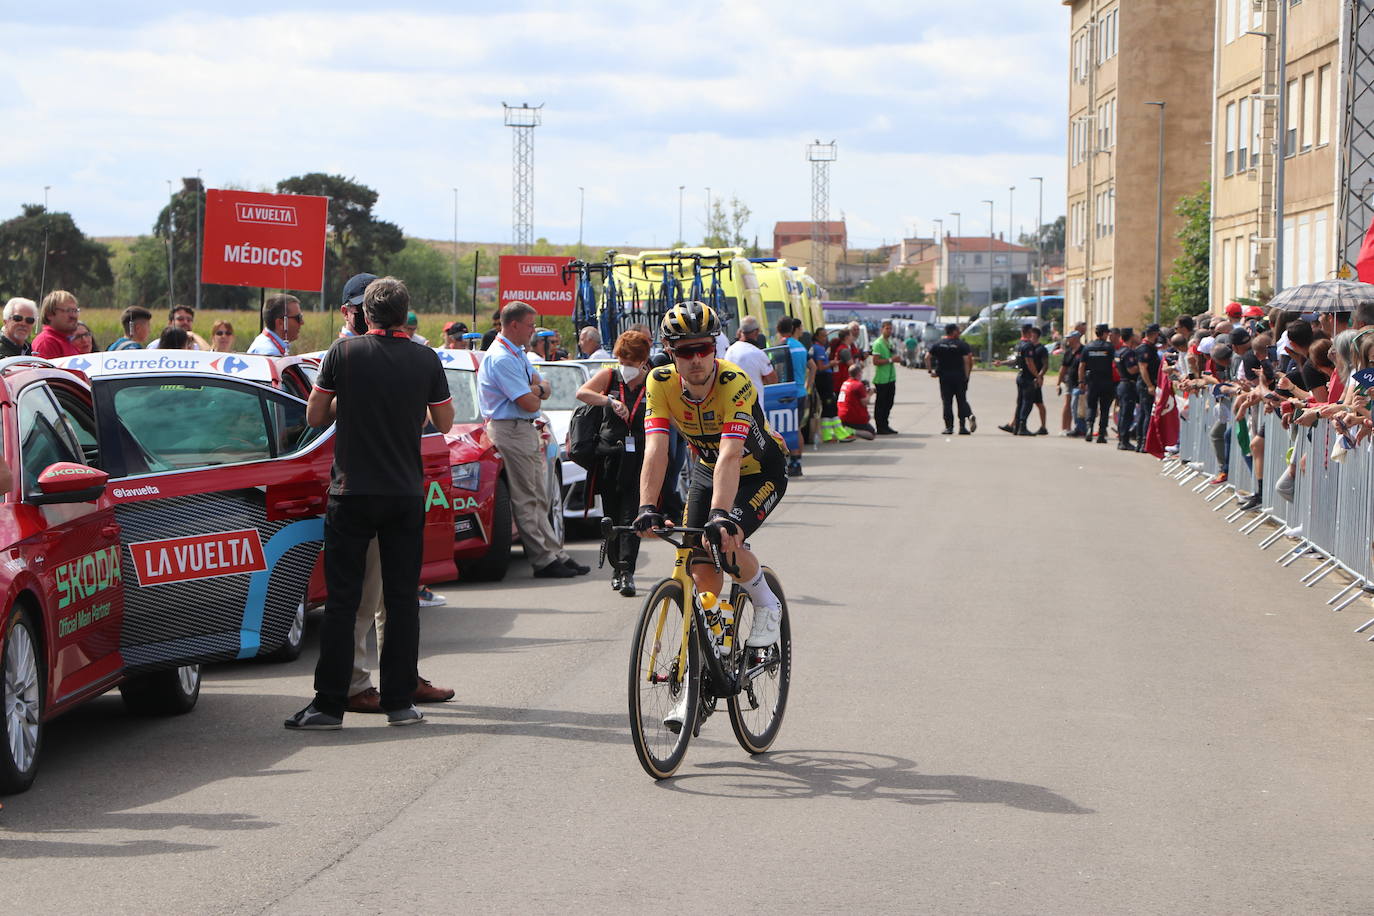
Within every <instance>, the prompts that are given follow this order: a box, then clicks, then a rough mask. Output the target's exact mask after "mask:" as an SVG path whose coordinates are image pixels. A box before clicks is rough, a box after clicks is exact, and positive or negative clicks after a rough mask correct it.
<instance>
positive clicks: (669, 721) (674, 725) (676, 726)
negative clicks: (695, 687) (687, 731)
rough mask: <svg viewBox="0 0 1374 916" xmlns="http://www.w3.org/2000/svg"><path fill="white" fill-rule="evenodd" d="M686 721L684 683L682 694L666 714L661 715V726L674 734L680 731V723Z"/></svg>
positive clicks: (685, 691) (685, 690)
mask: <svg viewBox="0 0 1374 916" xmlns="http://www.w3.org/2000/svg"><path fill="white" fill-rule="evenodd" d="M686 721H687V688H686V686H685V685H684V686H683V689H682V695H681V696H679V697H678V698H677V705H675V706H674V707H673V709H672V711H671V712H669V713H668V715H666V716H664V717H663V727H664V728H666V729H668V731H670V732H672V733H673V734H675V735H679V734H681V733H682V723H684V722H686Z"/></svg>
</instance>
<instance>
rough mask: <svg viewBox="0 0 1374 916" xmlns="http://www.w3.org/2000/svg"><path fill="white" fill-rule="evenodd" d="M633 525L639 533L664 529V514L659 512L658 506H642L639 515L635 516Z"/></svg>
mask: <svg viewBox="0 0 1374 916" xmlns="http://www.w3.org/2000/svg"><path fill="white" fill-rule="evenodd" d="M633 524H634V529H635V530H636V531H639V532H645V531H652V530H653V529H654V528H662V527H664V519H663V513H662V512H660V511H658V506H640V507H639V514H638V515H637V516H635V520H634V523H633Z"/></svg>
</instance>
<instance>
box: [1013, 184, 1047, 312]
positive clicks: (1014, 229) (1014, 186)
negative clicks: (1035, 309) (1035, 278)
mask: <svg viewBox="0 0 1374 916" xmlns="http://www.w3.org/2000/svg"><path fill="white" fill-rule="evenodd" d="M1015 206H1016V185H1012V186H1011V187H1010V188H1008V189H1007V301H1008V302H1010V301H1011V300H1012V299H1013V298H1014V297H1013V296H1012V294H1011V268H1012V252H1011V246H1012V245H1013V244H1015V241H1014V237H1015V235H1016V220H1014V219H1013V218H1012V213H1013V212H1014V208H1015ZM1035 317H1036V318H1039V317H1040V316H1039V315H1038V314H1037V315H1036V316H1035Z"/></svg>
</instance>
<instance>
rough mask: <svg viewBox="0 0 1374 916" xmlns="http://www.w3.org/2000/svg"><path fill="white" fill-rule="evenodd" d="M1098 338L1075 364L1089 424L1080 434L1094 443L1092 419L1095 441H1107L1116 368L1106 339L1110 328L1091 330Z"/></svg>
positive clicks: (1087, 346)
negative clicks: (1084, 398)
mask: <svg viewBox="0 0 1374 916" xmlns="http://www.w3.org/2000/svg"><path fill="white" fill-rule="evenodd" d="M1093 330H1094V333H1096V335H1097V339H1096V340H1094V341H1093V342H1092V343H1090V344H1086V345H1085V346H1084V347H1083V352H1082V356H1081V357H1080V359H1079V361H1078V387H1079V388H1081V389H1083V391H1084V392H1085V394H1086V397H1087V398H1088V425H1087V429H1086V430H1085V432H1084V434H1083V441H1084V442H1091V441H1093V420H1094V419H1096V420H1097V441H1098V442H1102V443H1105V442H1106V441H1107V422H1108V420H1109V419H1110V418H1111V413H1112V389H1113V387H1114V385H1113V383H1112V371H1113V369H1114V368H1115V366H1114V365H1113V363H1114V362H1115V360H1113V358H1112V355H1113V354H1112V345H1111V342H1110V341H1108V340H1107V335H1108V333H1109V332H1110V328H1108V327H1107V325H1105V324H1099V325H1098V326H1097V327H1096V328H1094V329H1093Z"/></svg>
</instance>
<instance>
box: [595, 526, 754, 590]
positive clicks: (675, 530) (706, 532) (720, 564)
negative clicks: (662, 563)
mask: <svg viewBox="0 0 1374 916" xmlns="http://www.w3.org/2000/svg"><path fill="white" fill-rule="evenodd" d="M617 531H620V532H629V533H632V534H636V535H637V534H639V532H638V531H636V530H635V527H634V526H633V525H616V524H614V523H612V522H611V520H610V519H609V518H606V517H605V516H602V518H601V561H600V563H599V564H598V566H601V565H605V562H606V543H607V541H608V540H609V539H610V536H611V534H612V533H613V532H617ZM650 533H652V534H653V535H654V536H655V537H658V538H659V539H661V540H664V541H667V542H668V543H669V544H672V545H673V546H674V547H676V548H677V549H679V550H683V549H686V548H687V547H688V545H687V543H686V540H685V539H682V540H674V539H673V535H675V534H681V535H687V534H699V535H702V537H703V539H704V540H705V541H706V546H707V547H709V548H710V549H711V562H712V563H713V564H714V565H715V567H716V572H721V571H724V572H727V573H729V574H730V575H732V576H735V577H738V576H739V566H738V565H737V564H735V563H727V562H726V560H725V555H724V554H723V553H721V549H720V544H719V543H718V541H719V538H720V529H719V528H718V527H711V526H707V527H705V528H694V527H692V526H690V525H669V526H667V527H664V528H651V529H650Z"/></svg>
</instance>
